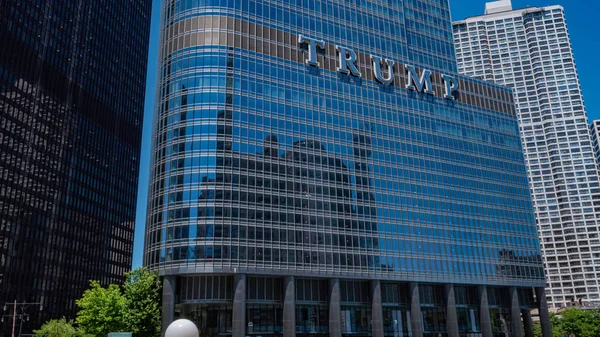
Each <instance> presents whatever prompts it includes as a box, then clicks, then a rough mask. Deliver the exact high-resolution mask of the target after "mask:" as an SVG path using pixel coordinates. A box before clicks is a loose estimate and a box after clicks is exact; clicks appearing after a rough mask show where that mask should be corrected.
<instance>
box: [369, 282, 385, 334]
mask: <svg viewBox="0 0 600 337" xmlns="http://www.w3.org/2000/svg"><path fill="white" fill-rule="evenodd" d="M371 301H372V302H371V321H372V324H371V327H372V331H373V337H383V336H384V332H383V307H382V305H383V303H382V299H381V282H380V281H379V280H372V281H371Z"/></svg>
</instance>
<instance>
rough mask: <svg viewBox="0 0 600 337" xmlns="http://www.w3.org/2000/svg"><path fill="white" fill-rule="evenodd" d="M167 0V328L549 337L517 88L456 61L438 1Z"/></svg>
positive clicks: (161, 169)
mask: <svg viewBox="0 0 600 337" xmlns="http://www.w3.org/2000/svg"><path fill="white" fill-rule="evenodd" d="M163 5H164V7H163V22H162V43H161V46H162V47H161V52H160V58H161V59H160V62H161V63H160V71H161V76H160V82H159V87H158V93H159V96H158V100H157V103H158V105H157V113H156V120H155V130H154V150H153V151H154V157H153V167H152V180H151V186H150V197H149V208H148V209H149V211H148V212H149V213H148V221H147V232H146V247H145V249H146V253H145V264H146V266H148V267H149V268H150V269H151V270H155V271H158V272H159V273H160V275H161V276H162V277H163V278H164V283H163V284H164V288H163V289H164V293H163V326H164V327H165V328H166V326H167V325H168V324H169V323H170V322H171V321H172V320H173V319H174V318H176V317H183V318H188V319H191V320H193V321H194V322H195V323H196V324H197V326H198V327H199V330H200V334H201V336H203V337H209V336H232V337H244V336H255V337H258V336H265V335H269V336H286V337H292V336H297V335H298V336H307V337H308V336H313V337H320V336H333V337H341V336H373V337H383V336H389V337H423V336H427V337H433V336H436V337H437V336H448V337H459V336H482V337H492V336H515V337H521V336H523V334H524V332H523V329H524V330H525V335H526V336H528V337H532V335H533V331H532V329H531V315H530V310H531V309H539V310H540V316H541V322H542V326H543V328H544V334H545V336H546V337H550V330H549V322H548V315H547V306H546V302H545V297H544V296H543V294H544V287H545V279H544V273H543V268H542V261H541V255H540V247H539V242H538V239H537V232H536V227H535V221H534V217H533V207H532V203H531V200H530V195H529V189H528V182H527V176H526V171H525V164H524V159H523V152H522V149H521V145H520V144H521V143H520V140H519V132H518V126H517V119H516V116H515V108H514V102H513V98H512V92H511V91H510V90H508V89H505V88H503V87H501V86H498V85H495V84H491V83H486V82H482V81H478V80H474V79H468V78H464V77H460V76H458V75H457V74H456V63H455V61H454V56H453V55H454V47H453V43H452V28H451V23H450V15H449V10H448V4H447V1H445V0H441V1H440V0H435V1H433V0H405V1H397V0H395V1H387V0H386V1H381V0H348V1H307V0H285V1H281V0H267V1H255V0H219V1H216V0H194V1H165V2H164V4H163ZM392 60H393V61H394V62H393V61H392Z"/></svg>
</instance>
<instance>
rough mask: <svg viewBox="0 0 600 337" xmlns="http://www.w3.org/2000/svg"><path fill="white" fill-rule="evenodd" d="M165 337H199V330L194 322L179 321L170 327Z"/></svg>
mask: <svg viewBox="0 0 600 337" xmlns="http://www.w3.org/2000/svg"><path fill="white" fill-rule="evenodd" d="M165 337H198V328H197V327H196V324H194V323H193V322H192V321H189V320H187V319H178V320H176V321H175V322H173V323H171V324H170V325H169V327H168V328H167V331H166V332H165Z"/></svg>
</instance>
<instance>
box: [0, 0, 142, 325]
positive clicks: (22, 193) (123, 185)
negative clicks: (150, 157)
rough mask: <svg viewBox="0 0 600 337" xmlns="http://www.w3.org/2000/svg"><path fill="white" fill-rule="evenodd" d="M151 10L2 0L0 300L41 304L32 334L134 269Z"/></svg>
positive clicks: (130, 4) (136, 5)
mask: <svg viewBox="0 0 600 337" xmlns="http://www.w3.org/2000/svg"><path fill="white" fill-rule="evenodd" d="M150 14H151V1H150V0H137V1H121V0H119V1H117V0H112V1H72V0H56V1H23V0H2V1H0V46H1V47H0V307H2V306H4V303H6V302H10V303H12V302H13V301H17V302H31V303H41V305H42V306H43V311H41V314H40V311H39V309H40V306H38V305H31V306H29V307H28V309H26V310H25V312H23V313H25V314H30V315H31V317H30V319H29V322H26V320H25V324H24V325H23V327H22V333H27V332H28V331H29V330H30V329H33V328H37V327H39V326H40V324H41V323H42V321H43V320H45V319H48V318H59V317H61V316H63V315H68V316H69V315H72V314H73V313H74V310H75V299H77V298H79V297H80V296H81V295H82V293H83V291H84V290H85V289H86V288H87V287H88V286H89V283H88V282H89V280H100V281H101V282H102V283H108V282H118V281H123V280H124V276H123V273H124V272H126V271H128V270H129V269H130V268H131V253H132V246H133V231H134V228H133V224H134V219H135V207H136V194H137V182H138V170H139V158H140V154H139V153H140V147H141V132H142V117H143V108H144V93H145V79H146V63H147V55H148V38H149V30H150V29H149V28H150ZM18 311H19V312H18V314H21V313H22V311H21V306H18ZM4 314H9V315H10V314H12V306H11V305H8V306H7V312H5V313H4ZM3 322H4V323H2V325H1V326H2V327H3V332H4V333H10V332H11V330H12V329H11V328H12V325H13V323H14V322H13V321H12V318H11V317H5V319H4V320H3ZM20 324H21V320H18V321H17V322H16V325H17V332H18V331H19V330H18V329H19V325H20ZM0 335H3V334H2V332H0Z"/></svg>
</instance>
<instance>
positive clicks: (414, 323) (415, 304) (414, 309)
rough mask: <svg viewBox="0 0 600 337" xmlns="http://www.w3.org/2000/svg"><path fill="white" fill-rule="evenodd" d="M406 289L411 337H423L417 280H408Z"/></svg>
mask: <svg viewBox="0 0 600 337" xmlns="http://www.w3.org/2000/svg"><path fill="white" fill-rule="evenodd" d="M408 289H409V292H410V326H411V327H412V337H423V317H422V315H421V297H420V295H419V284H418V283H417V282H410V283H409V284H408Z"/></svg>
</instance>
